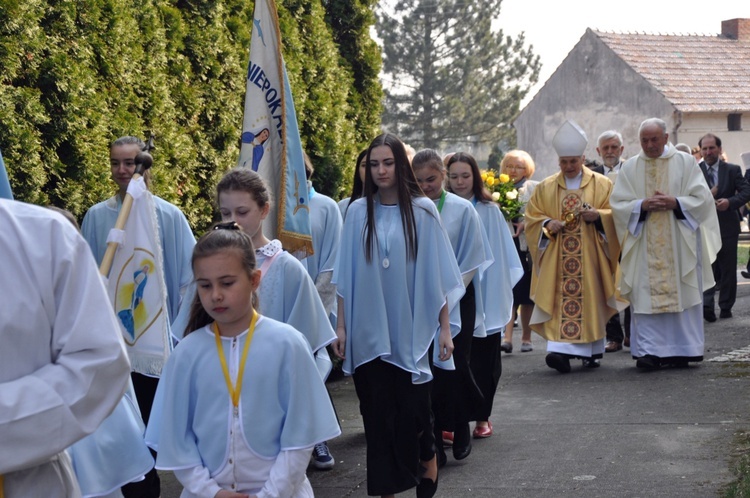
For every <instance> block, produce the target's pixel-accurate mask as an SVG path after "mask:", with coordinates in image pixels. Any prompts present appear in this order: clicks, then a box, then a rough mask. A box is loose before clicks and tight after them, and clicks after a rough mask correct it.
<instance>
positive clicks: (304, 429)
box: [146, 222, 340, 498]
mask: <svg viewBox="0 0 750 498" xmlns="http://www.w3.org/2000/svg"><path fill="white" fill-rule="evenodd" d="M192 263H193V272H194V274H195V278H196V283H197V297H196V299H195V300H194V301H193V303H192V309H191V317H190V318H191V320H190V323H189V325H188V328H187V334H186V337H185V338H184V339H183V340H182V341H181V342H180V345H179V347H177V348H176V349H175V351H174V353H173V354H172V356H171V357H170V359H169V361H168V362H167V365H166V366H165V369H164V372H163V373H162V378H161V381H160V382H159V388H158V391H157V394H156V399H155V401H154V412H153V413H152V417H151V420H150V422H149V426H148V429H147V431H146V441H147V442H148V444H149V445H151V446H153V447H154V448H155V449H157V451H158V457H157V462H156V467H157V468H158V469H163V470H172V471H174V473H175V476H176V477H177V479H178V480H179V481H180V482H181V483H182V485H183V486H184V488H185V489H184V490H183V492H182V495H181V497H182V498H193V497H196V498H197V497H206V498H213V497H216V498H241V497H250V496H257V497H259V498H261V497H265V496H289V497H296V498H301V497H312V496H313V492H312V488H311V486H310V482H309V481H308V480H307V477H306V475H305V469H306V468H307V464H308V462H309V460H310V454H311V451H312V448H313V446H315V444H318V443H320V442H322V441H326V440H328V439H331V438H333V437H336V436H338V435H339V434H340V430H339V427H338V423H337V421H336V417H335V414H334V412H333V408H332V407H331V403H330V401H329V398H328V395H327V394H326V391H325V387H324V385H323V381H322V379H321V378H320V376H319V375H318V374H317V370H316V367H315V363H314V360H313V356H312V352H311V350H310V346H309V345H308V343H307V341H306V340H305V338H304V336H303V335H302V334H301V333H300V332H298V331H297V330H295V329H294V328H293V327H291V326H289V325H286V324H284V323H281V322H277V321H275V320H272V319H270V318H267V317H264V316H261V315H259V314H258V313H257V312H256V311H255V308H256V307H257V306H258V302H257V297H256V296H255V291H256V290H257V288H258V285H259V284H260V272H259V270H256V268H255V266H256V263H255V250H254V248H253V245H252V241H251V239H250V236H248V235H247V234H245V233H244V232H242V231H241V230H240V228H239V226H238V225H237V224H236V223H234V222H232V223H226V224H221V225H217V226H216V227H214V230H212V231H210V232H209V233H207V234H206V235H204V236H203V237H202V238H201V239H200V240H199V241H198V244H197V245H196V246H195V251H194V253H193V260H192ZM290 365H294V368H293V369H292V368H289V366H290Z"/></svg>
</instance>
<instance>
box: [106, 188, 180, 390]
mask: <svg viewBox="0 0 750 498" xmlns="http://www.w3.org/2000/svg"><path fill="white" fill-rule="evenodd" d="M128 194H130V195H131V196H132V197H133V207H132V208H131V210H130V216H128V221H127V223H126V224H125V228H124V229H123V230H122V231H120V230H117V229H114V228H113V229H112V231H111V232H110V234H109V236H108V239H107V242H110V241H115V242H118V243H119V244H120V245H119V247H118V248H117V252H116V253H115V257H114V260H113V262H112V269H111V270H110V272H109V284H108V285H107V290H108V291H109V297H110V299H111V300H112V304H113V306H114V309H115V315H117V321H118V323H119V324H120V330H121V332H122V337H123V339H124V340H125V345H126V346H127V347H126V349H127V351H128V355H129V356H130V364H131V366H132V369H133V371H134V372H138V373H141V374H144V375H148V376H151V377H159V376H160V375H161V369H162V367H163V366H164V363H166V361H167V358H168V357H169V354H170V352H171V351H172V341H171V339H170V332H169V319H168V316H167V287H166V284H165V283H164V262H163V261H162V250H161V243H160V238H159V226H158V224H159V222H158V220H157V217H156V207H155V205H154V199H153V197H152V196H151V192H149V191H148V189H146V184H145V182H144V181H143V178H142V177H141V178H138V179H134V180H131V181H130V184H129V185H128Z"/></svg>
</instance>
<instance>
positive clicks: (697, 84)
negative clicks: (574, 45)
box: [592, 30, 750, 112]
mask: <svg viewBox="0 0 750 498" xmlns="http://www.w3.org/2000/svg"><path fill="white" fill-rule="evenodd" d="M592 31H593V33H594V34H595V35H596V36H598V37H599V38H600V39H601V40H602V41H603V42H604V43H605V44H606V45H607V46H609V47H610V48H611V49H612V50H613V51H614V52H615V53H616V54H617V55H618V56H619V57H620V58H621V59H622V60H623V61H625V63H627V64H628V65H629V66H630V67H632V68H633V69H634V70H635V71H636V72H637V73H639V74H640V75H641V76H643V77H644V78H645V79H646V80H647V81H649V82H650V83H651V84H652V85H653V86H654V87H655V88H656V89H657V90H658V91H660V92H661V93H662V94H664V96H665V97H666V98H667V99H668V100H669V101H670V102H672V104H673V105H674V106H675V107H676V108H677V109H679V110H680V111H683V112H743V111H750V41H748V40H745V41H739V40H732V39H729V38H725V37H722V36H709V35H649V34H640V33H607V32H603V31H596V30H592Z"/></svg>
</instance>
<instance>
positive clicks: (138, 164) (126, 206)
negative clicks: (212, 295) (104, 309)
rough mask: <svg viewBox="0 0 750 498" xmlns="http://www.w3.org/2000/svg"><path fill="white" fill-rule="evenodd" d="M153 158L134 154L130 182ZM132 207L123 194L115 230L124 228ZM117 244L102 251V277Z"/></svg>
mask: <svg viewBox="0 0 750 498" xmlns="http://www.w3.org/2000/svg"><path fill="white" fill-rule="evenodd" d="M150 142H151V141H149V143H150ZM153 162H154V159H153V157H151V154H149V153H148V152H145V151H144V152H139V153H138V155H137V156H135V173H134V174H133V178H131V179H130V181H131V182H132V181H133V180H138V179H139V178H141V177H142V176H143V174H144V173H145V172H146V170H147V169H149V168H150V167H151V165H152V164H153ZM132 207H133V196H132V195H130V194H129V193H126V194H125V198H124V199H123V200H122V206H121V207H120V212H119V214H118V215H117V221H115V226H114V228H115V230H122V229H123V228H125V224H126V223H127V222H128V217H129V216H130V210H131V209H132ZM118 246H119V244H118V243H117V242H109V243H108V244H107V250H106V251H105V253H104V257H103V258H102V264H100V265H99V274H100V275H102V276H103V277H106V276H108V275H109V270H111V269H112V261H114V259H115V253H116V252H117V247H118Z"/></svg>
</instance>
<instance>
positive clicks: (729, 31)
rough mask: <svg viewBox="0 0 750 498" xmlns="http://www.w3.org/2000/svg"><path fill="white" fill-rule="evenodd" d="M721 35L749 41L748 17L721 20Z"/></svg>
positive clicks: (749, 23) (749, 24) (749, 25)
mask: <svg viewBox="0 0 750 498" xmlns="http://www.w3.org/2000/svg"><path fill="white" fill-rule="evenodd" d="M721 36H723V37H725V38H729V39H732V40H741V41H750V19H730V20H728V21H721Z"/></svg>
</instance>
